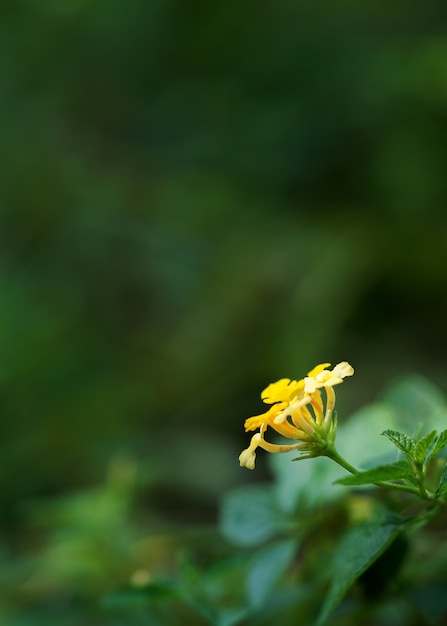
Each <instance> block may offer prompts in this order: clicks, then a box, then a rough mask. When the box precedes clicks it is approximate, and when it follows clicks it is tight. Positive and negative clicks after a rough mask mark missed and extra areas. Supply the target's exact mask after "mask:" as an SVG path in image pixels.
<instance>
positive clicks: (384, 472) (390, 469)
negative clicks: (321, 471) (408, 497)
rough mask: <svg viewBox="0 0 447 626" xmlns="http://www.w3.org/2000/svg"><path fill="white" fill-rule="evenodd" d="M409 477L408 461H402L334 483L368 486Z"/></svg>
mask: <svg viewBox="0 0 447 626" xmlns="http://www.w3.org/2000/svg"><path fill="white" fill-rule="evenodd" d="M409 475H410V467H409V465H408V461H406V460H405V459H402V460H401V461H396V463H390V464H389V465H378V466H377V467H372V468H371V469H367V470H365V471H364V472H359V473H358V474H354V475H352V476H345V477H344V478H340V479H339V480H337V481H336V482H337V483H338V484H340V485H369V484H374V483H379V482H381V481H382V480H397V479H398V478H406V477H407V476H409Z"/></svg>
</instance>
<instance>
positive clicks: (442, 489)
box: [436, 463, 447, 496]
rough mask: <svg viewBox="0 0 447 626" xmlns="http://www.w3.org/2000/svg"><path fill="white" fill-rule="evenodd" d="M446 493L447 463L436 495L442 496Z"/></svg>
mask: <svg viewBox="0 0 447 626" xmlns="http://www.w3.org/2000/svg"><path fill="white" fill-rule="evenodd" d="M446 491H447V463H446V464H445V465H444V469H443V470H442V474H441V478H440V479H439V485H438V489H437V490H436V495H437V496H440V495H441V494H443V493H445V492H446Z"/></svg>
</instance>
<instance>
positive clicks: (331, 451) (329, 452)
mask: <svg viewBox="0 0 447 626" xmlns="http://www.w3.org/2000/svg"><path fill="white" fill-rule="evenodd" d="M325 456H327V457H329V458H330V459H332V460H333V461H335V462H336V463H338V465H341V467H343V468H344V469H345V470H347V471H348V472H350V473H351V474H359V473H360V472H359V470H358V469H356V468H355V467H354V466H353V465H351V464H350V463H348V461H347V460H346V459H345V458H344V457H342V456H341V454H340V453H339V452H338V450H337V449H336V448H335V446H333V445H332V446H329V447H328V448H327V449H326V451H325ZM371 484H373V485H377V487H385V488H386V489H394V490H395V491H407V492H408V493H413V494H414V495H416V496H419V497H422V498H423V499H425V500H430V499H431V498H430V496H429V494H427V492H425V490H424V492H425V493H423V492H422V491H421V490H420V489H418V488H417V487H412V486H411V485H401V484H399V483H391V482H388V481H385V480H383V481H380V482H377V483H371Z"/></svg>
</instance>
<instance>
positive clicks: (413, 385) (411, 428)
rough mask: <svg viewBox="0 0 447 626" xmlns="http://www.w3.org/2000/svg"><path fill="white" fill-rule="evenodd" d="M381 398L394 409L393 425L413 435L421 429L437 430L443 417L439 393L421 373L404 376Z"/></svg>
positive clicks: (442, 405)
mask: <svg viewBox="0 0 447 626" xmlns="http://www.w3.org/2000/svg"><path fill="white" fill-rule="evenodd" d="M384 401H385V402H386V403H387V404H389V405H390V407H392V408H393V409H394V410H396V411H397V414H398V424H396V428H397V429H399V428H402V429H404V430H406V431H408V432H411V433H412V435H413V434H417V430H418V429H421V428H425V429H427V428H431V429H435V428H438V429H439V427H440V423H442V421H443V420H445V415H446V403H445V399H444V396H443V394H442V392H441V391H440V390H439V389H438V388H437V387H436V386H435V385H434V384H433V383H431V382H430V381H429V380H427V379H426V378H423V377H422V376H418V375H415V374H414V375H411V376H406V377H405V378H404V379H402V380H401V381H399V382H398V383H397V384H395V385H393V387H391V388H390V389H389V391H388V392H387V393H386V395H385V396H384ZM444 424H445V421H444Z"/></svg>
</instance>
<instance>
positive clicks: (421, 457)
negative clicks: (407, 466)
mask: <svg viewBox="0 0 447 626" xmlns="http://www.w3.org/2000/svg"><path fill="white" fill-rule="evenodd" d="M436 435H437V432H436V430H432V431H431V432H430V433H428V434H427V435H425V436H424V437H422V439H420V440H419V441H418V442H417V444H416V447H415V448H414V452H413V458H414V460H415V461H416V463H419V464H420V465H422V463H424V461H426V462H428V461H429V459H430V456H431V450H430V448H431V447H432V446H433V442H434V441H435V439H436ZM429 452H430V454H429Z"/></svg>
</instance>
